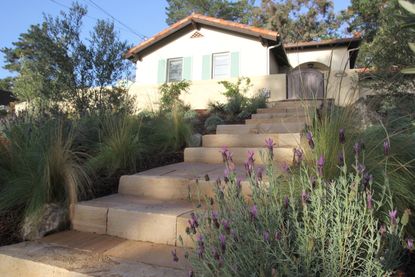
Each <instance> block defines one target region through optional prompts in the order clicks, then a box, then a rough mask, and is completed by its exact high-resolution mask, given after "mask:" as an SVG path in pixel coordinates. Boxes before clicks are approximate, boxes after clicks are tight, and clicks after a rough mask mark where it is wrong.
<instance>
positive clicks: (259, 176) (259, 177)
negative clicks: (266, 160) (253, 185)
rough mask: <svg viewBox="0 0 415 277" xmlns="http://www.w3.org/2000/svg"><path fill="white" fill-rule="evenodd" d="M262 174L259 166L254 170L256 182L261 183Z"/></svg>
mask: <svg viewBox="0 0 415 277" xmlns="http://www.w3.org/2000/svg"><path fill="white" fill-rule="evenodd" d="M263 173H264V168H263V167H261V166H260V167H258V168H257V170H256V178H257V180H258V181H262V177H263V176H262V175H263Z"/></svg>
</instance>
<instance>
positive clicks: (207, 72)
mask: <svg viewBox="0 0 415 277" xmlns="http://www.w3.org/2000/svg"><path fill="white" fill-rule="evenodd" d="M211 63H212V55H204V56H203V60H202V80H210V79H211V78H212V69H211Z"/></svg>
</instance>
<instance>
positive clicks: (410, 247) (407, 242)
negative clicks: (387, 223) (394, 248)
mask: <svg viewBox="0 0 415 277" xmlns="http://www.w3.org/2000/svg"><path fill="white" fill-rule="evenodd" d="M406 244H407V247H408V250H412V249H413V248H414V240H413V239H407V240H406Z"/></svg>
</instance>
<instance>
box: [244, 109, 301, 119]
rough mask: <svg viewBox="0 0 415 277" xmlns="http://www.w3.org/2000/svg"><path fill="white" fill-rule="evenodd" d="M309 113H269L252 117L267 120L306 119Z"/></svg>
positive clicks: (252, 117)
mask: <svg viewBox="0 0 415 277" xmlns="http://www.w3.org/2000/svg"><path fill="white" fill-rule="evenodd" d="M308 114H309V113H308V112H306V111H305V110H298V112H269V113H257V114H253V115H252V116H251V119H265V118H287V117H288V118H290V117H304V116H307V115H308Z"/></svg>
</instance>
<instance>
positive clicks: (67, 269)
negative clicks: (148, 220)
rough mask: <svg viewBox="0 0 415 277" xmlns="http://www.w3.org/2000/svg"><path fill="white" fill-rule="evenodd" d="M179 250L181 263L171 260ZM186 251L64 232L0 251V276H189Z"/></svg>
mask: <svg viewBox="0 0 415 277" xmlns="http://www.w3.org/2000/svg"><path fill="white" fill-rule="evenodd" d="M173 250H176V252H177V255H178V257H179V261H178V262H174V261H173V259H172V254H171V251H173ZM185 251H186V249H184V248H179V247H173V246H168V245H160V244H154V243H147V242H137V241H131V240H125V239H120V238H115V237H111V236H107V235H97V234H92V233H85V232H78V231H65V232H61V233H57V234H53V235H50V236H47V237H45V238H43V239H41V240H38V241H28V242H22V243H19V244H15V245H9V246H4V247H1V248H0V276H8V277H22V276H30V277H45V276H60V277H81V276H82V277H85V276H102V277H112V276H123V277H149V276H166V277H178V276H186V275H187V271H188V270H189V268H190V266H189V264H188V263H187V261H186V259H185V258H184V253H185Z"/></svg>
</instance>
